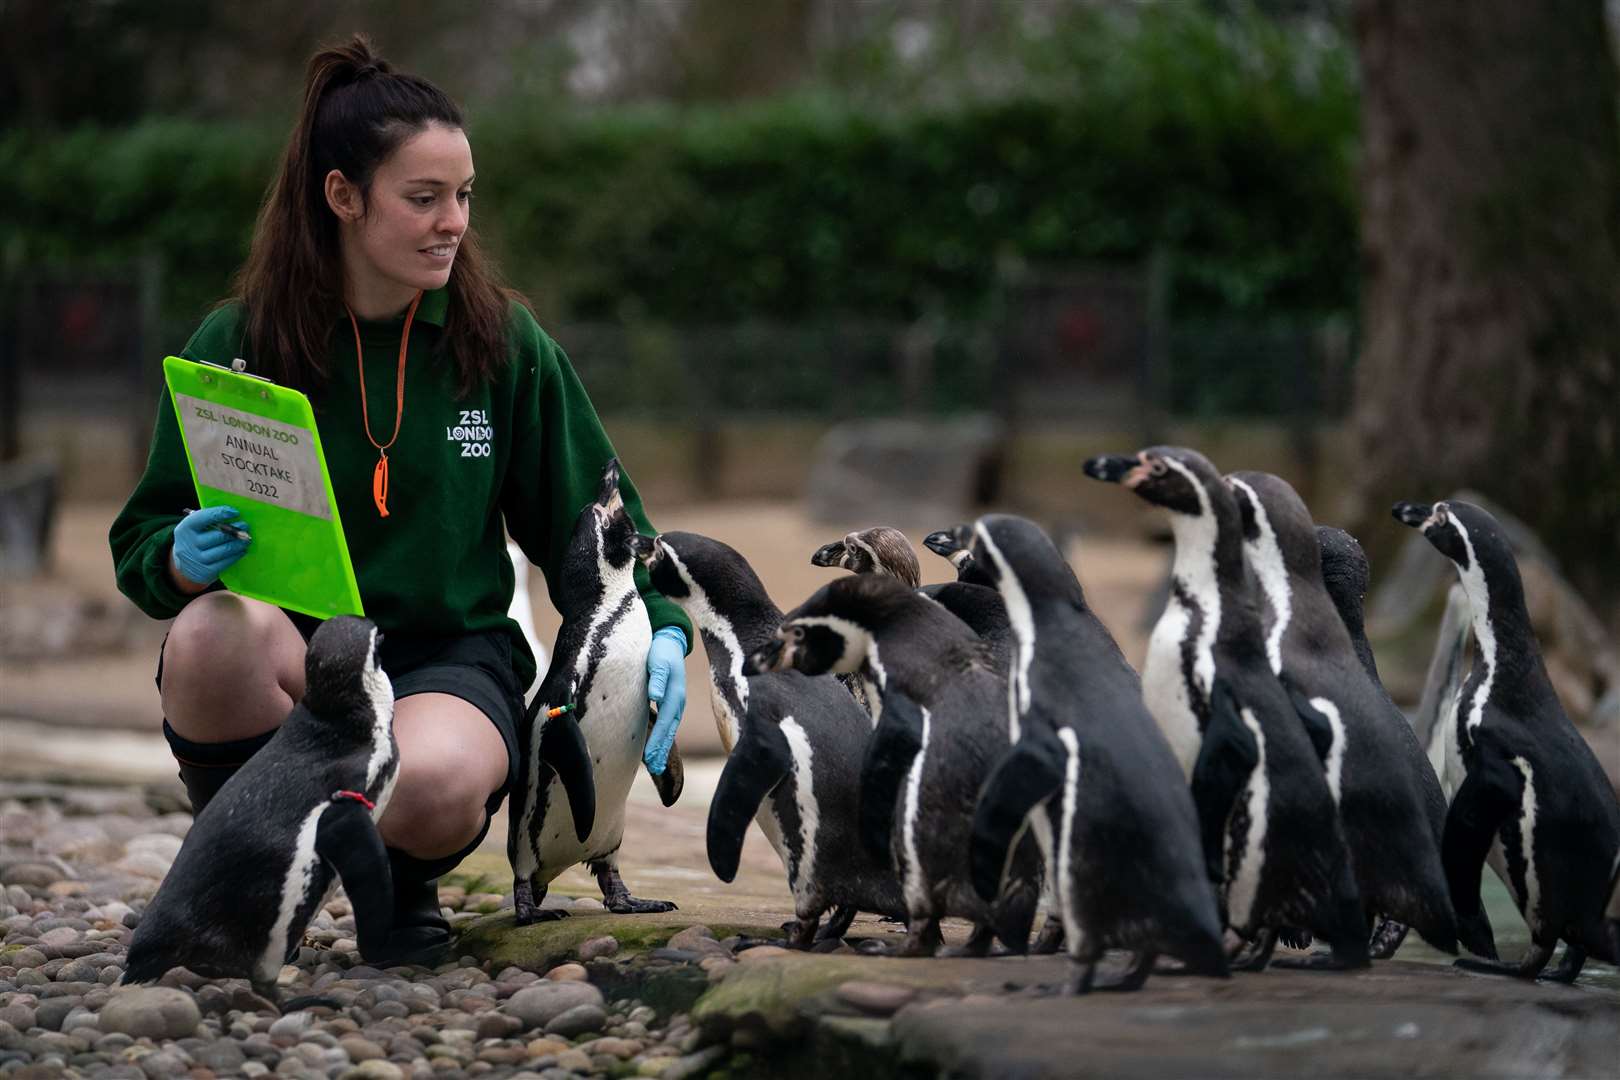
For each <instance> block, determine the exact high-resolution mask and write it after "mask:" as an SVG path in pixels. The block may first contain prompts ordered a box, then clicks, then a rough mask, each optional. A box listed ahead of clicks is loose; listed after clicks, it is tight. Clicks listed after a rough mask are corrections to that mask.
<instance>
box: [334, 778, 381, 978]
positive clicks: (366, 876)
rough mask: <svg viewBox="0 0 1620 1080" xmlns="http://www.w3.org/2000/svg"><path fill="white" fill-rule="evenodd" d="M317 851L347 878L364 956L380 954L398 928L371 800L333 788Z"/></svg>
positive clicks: (344, 884) (343, 878)
mask: <svg viewBox="0 0 1620 1080" xmlns="http://www.w3.org/2000/svg"><path fill="white" fill-rule="evenodd" d="M315 853H316V854H317V855H319V856H320V857H321V858H322V859H324V860H325V861H326V862H328V863H330V864H331V865H332V867H333V869H335V870H336V871H337V875H338V877H339V878H340V879H341V880H342V881H343V891H344V892H346V893H348V895H349V904H350V905H351V906H352V907H353V908H354V928H355V940H356V943H357V944H358V945H359V947H360V955H361V956H363V957H367V956H377V955H379V954H380V953H381V952H382V950H383V945H384V943H385V942H386V941H387V940H388V935H389V933H390V932H392V931H393V929H394V878H393V874H392V872H391V871H390V870H389V866H388V851H387V850H386V849H385V848H384V847H383V841H382V834H381V833H379V832H378V831H377V823H376V821H375V820H373V819H372V816H371V811H370V810H369V809H367V807H366V804H365V803H362V802H361V801H360V800H358V799H356V798H353V797H351V796H350V794H349V793H347V792H338V793H334V795H333V797H332V803H331V805H330V806H328V807H327V808H326V810H325V811H323V812H322V814H321V820H320V823H319V824H317V825H316V826H315Z"/></svg>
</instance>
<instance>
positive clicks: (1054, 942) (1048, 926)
mask: <svg viewBox="0 0 1620 1080" xmlns="http://www.w3.org/2000/svg"><path fill="white" fill-rule="evenodd" d="M1029 951H1030V952H1031V953H1032V954H1034V955H1035V956H1050V955H1051V954H1052V953H1055V952H1062V951H1063V920H1062V919H1059V918H1055V917H1054V916H1051V915H1048V916H1047V917H1046V922H1044V923H1042V924H1041V932H1040V933H1039V934H1036V935H1035V944H1033V945H1031V946H1030V947H1029Z"/></svg>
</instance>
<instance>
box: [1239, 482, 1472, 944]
mask: <svg viewBox="0 0 1620 1080" xmlns="http://www.w3.org/2000/svg"><path fill="white" fill-rule="evenodd" d="M1226 480H1227V483H1228V484H1230V485H1231V487H1232V491H1233V493H1234V494H1235V495H1236V497H1237V502H1238V513H1239V516H1240V518H1241V520H1242V522H1243V550H1244V554H1245V556H1246V557H1247V559H1248V562H1249V565H1250V566H1251V567H1252V568H1253V569H1254V574H1255V578H1256V580H1257V581H1258V583H1259V585H1260V593H1261V598H1262V600H1263V605H1262V612H1263V616H1262V621H1261V626H1262V629H1263V630H1264V632H1265V642H1266V656H1267V658H1268V659H1269V660H1270V661H1271V670H1272V671H1273V672H1274V673H1276V674H1277V675H1278V676H1280V677H1281V678H1282V681H1283V685H1284V686H1286V687H1287V688H1288V690H1289V693H1290V694H1291V695H1293V697H1294V703H1295V708H1296V710H1297V711H1298V712H1299V714H1300V716H1301V717H1302V718H1303V719H1304V720H1305V721H1306V723H1307V724H1309V725H1314V727H1313V728H1312V731H1311V733H1312V741H1313V742H1315V743H1316V744H1317V748H1318V750H1319V751H1320V752H1321V753H1322V761H1323V766H1324V768H1325V769H1326V771H1327V781H1328V789H1329V790H1330V791H1332V793H1333V798H1334V801H1335V802H1336V803H1337V804H1338V806H1339V819H1340V821H1341V822H1342V823H1343V825H1344V835H1345V839H1346V841H1348V842H1349V845H1350V857H1351V861H1352V864H1353V865H1354V867H1355V872H1356V886H1357V888H1358V889H1359V890H1360V892H1361V900H1362V903H1364V904H1365V905H1366V907H1367V912H1368V915H1369V921H1374V922H1375V924H1376V925H1377V928H1378V932H1377V934H1376V935H1375V938H1374V941H1373V944H1372V954H1373V957H1374V958H1375V959H1384V960H1387V959H1389V958H1390V957H1391V956H1393V955H1394V954H1395V950H1396V949H1398V948H1399V947H1400V944H1401V941H1402V939H1403V938H1404V937H1405V936H1406V928H1407V927H1412V928H1414V929H1416V930H1417V932H1418V933H1419V934H1420V935H1421V936H1422V937H1423V940H1425V941H1427V942H1428V943H1429V944H1430V945H1432V946H1434V947H1435V948H1436V949H1439V950H1440V951H1441V952H1448V953H1453V954H1455V953H1456V951H1457V924H1456V918H1455V916H1454V915H1453V914H1452V910H1451V897H1450V894H1449V893H1448V891H1447V888H1446V875H1445V870H1444V868H1443V867H1442V866H1441V863H1440V842H1441V838H1442V836H1443V835H1444V832H1445V826H1446V799H1445V796H1444V795H1443V794H1441V792H1440V780H1439V778H1438V777H1437V776H1436V775H1435V772H1434V769H1433V768H1432V767H1431V766H1430V765H1429V759H1428V758H1427V757H1426V756H1424V752H1423V747H1422V746H1421V745H1420V744H1419V743H1418V739H1417V736H1416V735H1415V734H1414V733H1413V731H1412V726H1411V725H1410V724H1409V723H1407V721H1406V717H1405V716H1404V715H1403V714H1402V713H1401V711H1400V709H1398V708H1396V707H1395V703H1394V702H1392V701H1391V700H1390V699H1389V695H1388V694H1386V693H1384V688H1383V685H1382V684H1381V683H1379V682H1378V681H1377V679H1376V677H1375V676H1374V675H1373V674H1371V673H1370V671H1371V670H1376V668H1375V665H1374V664H1373V661H1372V656H1371V651H1370V650H1369V651H1368V652H1367V654H1366V656H1365V657H1363V656H1362V655H1361V654H1359V653H1358V652H1357V650H1356V646H1355V642H1354V641H1353V640H1352V638H1351V636H1350V631H1349V629H1348V627H1347V626H1346V625H1345V620H1344V617H1343V616H1342V615H1341V613H1340V609H1339V607H1338V606H1336V605H1335V604H1334V602H1333V598H1332V597H1331V596H1330V595H1329V593H1328V590H1327V586H1326V584H1325V582H1324V579H1323V565H1322V555H1321V545H1320V540H1319V538H1318V536H1317V532H1316V524H1315V522H1313V521H1312V520H1311V514H1310V510H1309V509H1308V508H1307V507H1306V506H1305V502H1304V500H1303V499H1301V498H1300V497H1299V494H1298V493H1297V492H1296V491H1295V490H1294V489H1293V487H1291V486H1290V485H1289V484H1288V482H1287V481H1285V480H1283V479H1282V478H1280V477H1277V476H1273V475H1271V474H1270V473H1263V472H1238V473H1232V474H1231V475H1229V476H1227V478H1226ZM1352 542H1353V541H1352ZM1335 569H1338V568H1337V567H1336V568H1335ZM1356 611H1357V613H1359V611H1360V603H1359V599H1358V601H1357V603H1356ZM1363 643H1364V644H1365V638H1363ZM1375 916H1382V917H1383V919H1384V920H1385V921H1384V922H1376V920H1375V919H1374V918H1373V917H1375Z"/></svg>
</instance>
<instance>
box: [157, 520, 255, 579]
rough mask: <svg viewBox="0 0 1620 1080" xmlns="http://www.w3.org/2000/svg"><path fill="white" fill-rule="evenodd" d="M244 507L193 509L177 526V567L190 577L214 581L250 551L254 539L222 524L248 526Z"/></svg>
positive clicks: (175, 563) (236, 527) (243, 527)
mask: <svg viewBox="0 0 1620 1080" xmlns="http://www.w3.org/2000/svg"><path fill="white" fill-rule="evenodd" d="M241 516H242V514H241V511H239V510H237V509H236V508H235V507H231V506H210V507H209V508H208V509H206V510H193V511H192V512H191V513H189V514H187V515H186V516H185V517H183V518H181V519H180V524H178V525H176V526H175V527H174V568H175V569H176V570H178V571H179V572H180V575H181V576H182V577H184V578H185V579H186V580H187V581H192V582H195V583H197V584H198V585H212V584H213V583H214V582H216V581H218V580H219V575H220V574H223V573H224V572H225V570H226V568H228V567H229V566H230V565H231V564H232V563H234V562H235V561H236V560H237V559H240V558H241V557H242V556H243V555H245V554H247V549H248V544H250V543H252V541H251V540H242V539H239V538H237V537H235V536H232V535H231V534H230V533H227V532H224V531H222V530H221V529H220V528H219V526H222V525H224V526H229V527H230V528H233V529H246V528H247V522H245V521H242V520H240V519H241Z"/></svg>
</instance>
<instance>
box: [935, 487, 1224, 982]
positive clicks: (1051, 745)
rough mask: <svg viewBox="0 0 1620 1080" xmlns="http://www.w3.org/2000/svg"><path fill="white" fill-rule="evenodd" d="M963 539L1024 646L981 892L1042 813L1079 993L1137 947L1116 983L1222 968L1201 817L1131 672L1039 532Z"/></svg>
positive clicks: (986, 835) (979, 827)
mask: <svg viewBox="0 0 1620 1080" xmlns="http://www.w3.org/2000/svg"><path fill="white" fill-rule="evenodd" d="M964 539H965V540H967V543H968V545H971V549H972V554H973V560H974V563H975V565H977V566H979V567H980V568H981V569H982V571H983V572H984V573H985V574H986V575H987V576H988V577H990V578H991V579H993V580H994V581H995V582H996V588H997V591H998V592H999V593H1000V595H1001V598H1002V600H1003V601H1004V602H1005V605H1006V610H1007V613H1008V617H1009V619H1010V620H1011V623H1012V627H1013V635H1014V643H1015V649H1014V661H1013V667H1012V672H1011V677H1010V679H1009V680H1008V686H1007V713H1008V730H1009V732H1010V733H1011V734H1012V738H1013V740H1014V745H1013V749H1012V750H1011V751H1010V752H1009V753H1008V755H1007V756H1006V757H1004V758H1003V759H1002V761H1001V763H1000V764H999V765H998V766H997V767H996V770H995V772H994V773H992V774H991V776H990V779H989V780H988V781H987V782H986V784H985V787H984V791H983V793H982V794H981V795H980V798H979V802H978V806H977V809H976V812H975V816H974V830H973V856H972V866H973V873H974V884H975V886H976V887H977V888H978V890H979V893H980V895H981V896H986V897H990V896H994V895H995V894H996V893H997V892H998V891H999V889H1000V886H1001V880H1000V879H1001V871H1002V866H1003V864H1004V861H1005V859H1006V857H1007V853H1008V848H1009V847H1010V845H1011V842H1012V840H1013V838H1014V837H1015V836H1016V835H1017V834H1018V832H1019V830H1021V829H1022V828H1023V826H1024V823H1025V820H1026V819H1027V818H1029V816H1030V814H1031V813H1032V812H1033V813H1034V814H1035V815H1036V817H1037V818H1038V819H1041V821H1042V823H1043V824H1044V826H1045V827H1044V828H1040V829H1037V830H1036V831H1035V836H1036V838H1037V841H1038V842H1039V843H1040V846H1041V849H1042V855H1043V856H1044V857H1045V859H1046V865H1047V867H1048V874H1049V877H1050V880H1051V881H1052V882H1053V884H1054V886H1055V887H1054V889H1053V890H1052V891H1053V892H1054V893H1055V897H1054V898H1055V901H1056V905H1055V906H1056V909H1057V912H1058V914H1059V915H1060V917H1061V919H1062V921H1063V927H1064V937H1065V939H1066V940H1067V942H1068V947H1069V956H1070V958H1071V959H1072V960H1073V961H1074V964H1075V974H1074V977H1073V980H1072V983H1071V986H1070V990H1071V992H1074V993H1084V992H1086V991H1089V990H1091V989H1093V988H1094V979H1095V976H1096V968H1097V963H1098V961H1099V960H1101V959H1102V955H1103V952H1104V950H1106V949H1129V950H1132V951H1133V952H1134V953H1135V958H1134V960H1133V962H1132V964H1131V967H1130V970H1129V973H1128V974H1127V975H1126V976H1125V978H1124V979H1123V980H1122V981H1121V982H1119V983H1118V984H1116V986H1115V987H1114V988H1118V989H1129V990H1134V989H1137V988H1139V987H1140V986H1141V985H1142V983H1143V982H1145V981H1146V980H1147V977H1148V974H1149V973H1150V972H1151V971H1152V969H1153V962H1154V960H1155V958H1156V957H1157V956H1158V954H1159V953H1161V952H1164V953H1169V954H1170V955H1172V956H1175V957H1177V958H1179V959H1181V960H1182V961H1183V962H1184V963H1185V964H1186V965H1187V968H1188V970H1190V971H1193V972H1196V973H1199V974H1205V975H1218V976H1222V977H1224V976H1226V975H1227V974H1228V971H1227V961H1226V952H1225V950H1224V948H1223V947H1222V941H1221V920H1220V915H1219V913H1218V911H1217V908H1216V901H1215V892H1214V889H1213V888H1212V887H1211V884H1210V881H1209V878H1208V876H1207V875H1206V873H1205V867H1204V860H1203V856H1202V854H1201V852H1200V847H1199V843H1200V842H1199V830H1198V814H1197V811H1196V810H1195V809H1194V808H1193V803H1192V797H1191V796H1190V795H1189V794H1188V791H1187V787H1186V785H1185V783H1184V782H1183V777H1182V775H1181V769H1180V766H1179V765H1178V763H1177V762H1176V759H1175V756H1174V755H1173V754H1171V752H1170V747H1169V745H1168V744H1167V743H1166V742H1165V740H1164V735H1163V733H1161V732H1160V731H1159V728H1158V726H1157V725H1156V724H1155V723H1154V721H1153V717H1152V716H1151V715H1150V714H1149V713H1148V711H1147V707H1146V705H1144V704H1143V702H1142V685H1141V681H1140V680H1139V679H1138V678H1137V675H1136V672H1135V670H1133V669H1132V668H1131V666H1130V665H1129V664H1128V663H1126V662H1125V656H1124V654H1123V653H1121V652H1120V650H1119V646H1118V644H1116V643H1115V641H1114V638H1113V635H1112V634H1110V633H1109V632H1108V629H1107V627H1105V626H1103V624H1102V621H1101V620H1100V619H1098V618H1097V616H1096V615H1095V614H1093V613H1092V611H1091V609H1090V608H1089V607H1088V606H1087V605H1086V599H1085V593H1084V592H1083V591H1082V590H1081V588H1080V582H1079V581H1078V580H1076V578H1075V576H1074V573H1073V571H1072V570H1070V568H1069V564H1068V563H1067V562H1066V561H1065V560H1064V558H1063V556H1062V555H1061V554H1059V552H1058V550H1057V548H1056V547H1055V546H1054V545H1053V544H1052V542H1051V540H1050V539H1049V538H1048V537H1047V536H1046V534H1045V533H1044V532H1042V531H1041V529H1040V527H1039V526H1037V525H1035V524H1034V523H1033V522H1031V521H1026V520H1024V519H1023V518H1017V517H1008V516H1003V515H991V516H986V517H982V518H980V519H979V520H978V521H977V522H976V523H975V524H974V525H973V527H972V529H971V531H970V532H969V534H968V536H967V537H964ZM965 546H966V545H965Z"/></svg>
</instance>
